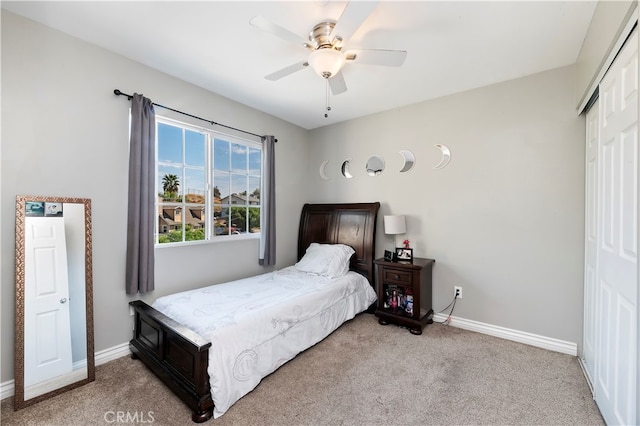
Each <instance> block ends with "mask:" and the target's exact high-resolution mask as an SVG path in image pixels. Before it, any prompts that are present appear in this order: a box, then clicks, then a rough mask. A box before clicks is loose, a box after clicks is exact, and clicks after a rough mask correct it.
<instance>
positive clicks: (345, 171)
mask: <svg viewBox="0 0 640 426" xmlns="http://www.w3.org/2000/svg"><path fill="white" fill-rule="evenodd" d="M350 162H351V158H348V159H346V160H344V162H343V163H342V176H344V177H346V178H347V179H351V178H352V177H353V175H352V174H351V171H350V170H349V163H350Z"/></svg>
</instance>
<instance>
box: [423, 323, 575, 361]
mask: <svg viewBox="0 0 640 426" xmlns="http://www.w3.org/2000/svg"><path fill="white" fill-rule="evenodd" d="M446 319H447V315H445V314H435V315H434V316H433V320H434V321H439V322H443V321H445V320H446ZM449 325H450V326H452V327H458V328H463V329H465V330H470V331H475V332H478V333H482V334H488V335H490V336H494V337H500V338H502V339H506V340H512V341H514V342H519V343H524V344H527V345H531V346H536V347H538V348H543V349H548V350H550V351H554V352H560V353H563V354H567V355H573V356H578V344H577V343H574V342H567V341H565V340H558V339H554V338H551V337H545V336H540V335H537V334H532V333H527V332H524V331H518V330H512V329H510V328H505V327H500V326H497V325H492V324H486V323H483V322H478V321H473V320H468V319H464V318H459V317H455V316H452V317H451V320H450V321H449Z"/></svg>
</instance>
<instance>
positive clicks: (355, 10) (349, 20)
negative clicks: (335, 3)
mask: <svg viewBox="0 0 640 426" xmlns="http://www.w3.org/2000/svg"><path fill="white" fill-rule="evenodd" d="M377 5H378V2H370V1H350V2H349V3H347V5H346V6H345V7H344V10H343V11H342V15H340V19H338V22H337V23H336V26H335V27H334V28H333V31H331V35H330V37H329V39H330V40H333V38H334V37H336V36H339V37H340V38H341V39H342V41H343V43H347V41H349V39H350V38H351V36H352V35H353V34H354V33H355V32H356V31H357V30H358V28H360V26H361V25H362V23H363V22H364V21H365V19H367V17H368V16H369V15H370V14H371V12H373V9H375V7H376V6H377Z"/></svg>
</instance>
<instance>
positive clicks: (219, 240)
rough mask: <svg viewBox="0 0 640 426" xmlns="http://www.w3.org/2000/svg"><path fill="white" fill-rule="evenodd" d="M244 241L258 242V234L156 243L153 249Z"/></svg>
mask: <svg viewBox="0 0 640 426" xmlns="http://www.w3.org/2000/svg"><path fill="white" fill-rule="evenodd" d="M246 240H260V233H254V234H238V235H223V236H218V237H214V238H212V239H210V240H200V241H182V242H179V243H162V244H160V243H156V244H154V248H165V247H189V246H199V245H207V244H219V243H231V242H234V241H246Z"/></svg>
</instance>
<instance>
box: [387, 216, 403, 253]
mask: <svg viewBox="0 0 640 426" xmlns="http://www.w3.org/2000/svg"><path fill="white" fill-rule="evenodd" d="M406 232H407V223H406V221H405V218H404V215H388V216H385V217H384V233H385V234H388V235H394V237H393V244H394V247H393V250H394V251H395V248H396V247H398V245H397V244H396V240H395V238H396V237H395V235H398V234H404V233H406Z"/></svg>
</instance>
